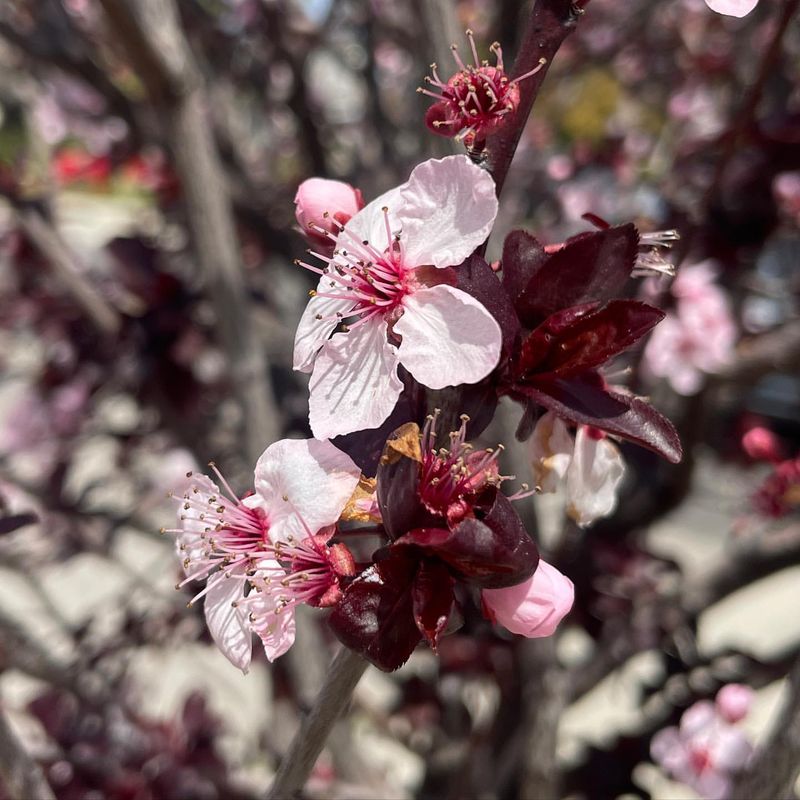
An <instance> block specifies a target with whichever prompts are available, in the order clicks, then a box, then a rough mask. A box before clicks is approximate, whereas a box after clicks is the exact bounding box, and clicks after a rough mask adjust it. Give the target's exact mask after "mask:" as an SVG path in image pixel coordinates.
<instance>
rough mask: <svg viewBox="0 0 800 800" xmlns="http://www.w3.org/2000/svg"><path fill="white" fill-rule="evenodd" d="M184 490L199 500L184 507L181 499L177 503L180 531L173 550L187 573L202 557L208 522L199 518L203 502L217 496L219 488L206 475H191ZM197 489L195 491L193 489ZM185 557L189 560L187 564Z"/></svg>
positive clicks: (190, 571)
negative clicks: (204, 535) (204, 534)
mask: <svg viewBox="0 0 800 800" xmlns="http://www.w3.org/2000/svg"><path fill="white" fill-rule="evenodd" d="M184 488H185V490H187V492H188V494H189V496H190V497H192V498H193V499H195V500H199V501H200V502H194V503H190V504H189V508H185V507H184V505H185V504H184V502H183V501H181V502H180V503H179V505H178V527H179V529H180V533H179V534H178V535H177V536H176V537H175V552H176V553H177V555H178V558H179V559H180V561H181V564H182V565H183V570H184V572H185V573H186V574H187V575H189V574H190V573H192V572H194V571H195V570H196V569H197V564H196V562H198V561H201V560H202V559H203V555H204V553H205V551H206V547H207V542H206V540H205V539H204V538H203V533H204V532H205V530H206V529H207V528H208V522H206V521H205V519H201V515H203V511H204V508H203V504H204V503H206V502H208V498H209V497H212V496H216V497H219V493H220V492H219V488H218V487H217V485H216V484H215V483H214V482H213V481H212V480H211V478H209V477H208V476H207V475H192V477H191V478H189V479H187V480H186V483H185V487H184ZM194 489H197V492H195V491H194ZM186 559H188V560H189V563H188V565H187V563H186Z"/></svg>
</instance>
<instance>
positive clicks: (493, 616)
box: [175, 32, 688, 670]
mask: <svg viewBox="0 0 800 800" xmlns="http://www.w3.org/2000/svg"><path fill="white" fill-rule="evenodd" d="M468 37H469V39H470V44H471V47H472V51H473V56H474V65H473V66H466V65H465V64H464V63H463V62H462V61H461V59H460V58H459V57H458V54H457V52H456V50H455V48H454V54H455V56H456V63H457V65H458V67H459V72H458V73H457V74H456V75H455V76H453V77H452V78H450V79H449V80H448V81H447V82H443V81H441V80H440V79H439V77H438V74H437V72H436V69H435V67H434V73H433V78H432V79H429V80H428V83H429V84H430V85H431V86H433V87H435V88H436V90H437V92H435V93H433V94H434V97H435V98H436V99H437V103H436V105H435V106H433V108H431V109H430V111H429V113H428V116H427V118H426V120H427V123H428V125H429V126H430V127H432V128H433V129H434V130H435V131H436V132H438V133H444V134H446V135H451V136H457V137H459V138H462V139H464V140H465V141H466V144H467V147H468V149H469V152H470V156H467V155H456V156H449V157H446V158H442V159H438V160H437V159H432V160H429V161H425V162H423V163H421V164H419V165H417V166H416V167H415V168H414V169H413V171H412V172H411V174H410V176H409V178H408V180H407V181H406V182H405V183H403V184H401V185H400V186H397V187H395V188H394V189H390V190H389V191H387V192H385V193H384V194H382V195H380V196H379V197H377V198H375V199H374V200H372V201H371V202H369V203H367V204H366V205H365V204H364V201H363V199H362V195H361V192H360V191H359V190H358V189H357V188H354V187H352V186H349V185H348V184H345V183H341V182H339V181H331V180H323V179H319V178H312V179H310V180H307V181H305V182H304V183H303V184H302V185H301V186H300V187H299V188H298V191H297V194H296V197H295V214H296V218H297V222H298V225H299V226H300V230H301V232H302V233H303V235H304V236H305V238H306V241H307V243H308V245H309V250H308V251H307V252H308V258H306V259H302V260H301V259H297V260H296V262H295V263H296V264H297V265H298V266H300V267H302V268H304V269H306V270H309V271H311V272H313V273H315V274H316V275H318V283H317V286H316V289H314V290H313V291H311V292H310V298H309V302H308V305H307V307H306V309H305V311H304V313H303V315H302V318H301V320H300V322H299V325H298V328H297V332H296V336H295V341H294V369H295V370H297V371H300V372H306V373H310V379H309V426H310V428H311V431H312V433H313V435H314V436H315V437H316V438H315V439H312V440H302V441H301V440H288V441H282V442H278V443H276V444H273V445H271V446H270V447H268V448H267V450H266V451H265V452H264V454H263V455H262V457H261V459H260V460H259V462H258V464H257V465H256V469H255V479H254V485H253V491H252V492H251V493H249V494H247V495H246V496H244V497H239V496H238V495H236V494H235V493H234V492H233V490H232V489H231V488H230V487H229V486H228V485H227V484H226V483H225V481H224V480H223V479H222V477H221V475H220V474H219V473H218V472H217V470H216V468H214V472H215V474H216V477H217V479H218V480H219V482H220V484H221V485H222V487H223V489H224V492H223V491H221V490H220V488H219V486H218V485H217V483H215V482H214V481H212V480H211V478H209V477H206V476H197V477H195V476H190V478H189V480H188V483H187V486H186V490H185V491H184V492H183V493H182V497H181V498H180V515H179V516H180V519H179V526H178V527H177V528H176V529H175V532H176V534H177V544H178V552H179V555H180V557H181V559H182V563H183V568H184V570H185V574H186V577H185V580H184V581H183V583H184V584H185V583H188V582H191V581H205V587H204V588H203V589H202V590H201V591H200V592H199V593H198V595H197V596H196V598H195V599H200V598H203V600H204V604H205V615H206V620H207V622H208V627H209V629H210V631H211V634H212V636H213V637H214V640H215V641H216V643H217V644H218V645H219V647H220V648H221V649H222V651H223V652H224V653H225V655H226V656H227V657H228V658H229V659H230V660H231V661H232V662H233V663H234V664H236V665H237V666H239V667H240V668H241V669H243V670H246V669H247V667H248V664H249V663H250V659H251V647H252V636H253V634H256V635H257V636H258V637H259V638H260V639H261V641H262V643H263V645H264V649H265V651H266V654H267V657H268V658H269V659H270V660H272V659H274V658H276V657H277V656H279V655H281V654H282V653H284V652H285V651H286V650H287V648H288V647H289V646H290V645H291V643H292V641H293V638H294V615H293V610H294V608H295V607H296V606H297V605H299V604H307V605H310V606H314V607H317V608H328V609H330V615H329V620H328V621H329V624H330V627H331V629H332V630H333V632H334V633H335V635H336V636H337V637H338V638H339V639H340V640H341V641H342V642H343V643H344V644H345V645H346V646H348V647H349V648H351V649H353V650H354V651H356V652H358V653H359V654H361V655H362V656H363V657H364V658H366V659H368V660H369V661H371V662H372V663H373V664H375V665H376V666H378V667H379V668H380V669H383V670H393V669H397V668H398V667H400V666H401V665H402V664H403V663H405V661H406V660H407V659H408V658H409V656H410V655H411V653H412V652H413V650H414V649H415V648H416V647H417V646H418V645H419V644H421V643H425V644H427V645H428V646H429V647H430V648H431V649H432V650H434V651H436V650H437V648H438V646H439V643H440V641H441V638H442V637H443V636H444V635H446V634H447V633H448V632H450V631H453V630H455V629H456V628H457V627H459V626H460V624H461V621H462V619H463V618H465V617H469V615H470V614H472V618H473V619H474V618H475V616H476V612H478V614H480V612H482V614H483V618H484V622H483V623H482V624H483V625H484V627H485V628H486V629H487V630H488V629H489V623H496V624H498V625H501V626H503V627H505V628H506V629H507V630H509V631H511V632H513V633H518V634H521V635H523V636H528V637H538V636H549V635H551V634H552V633H553V632H554V631H555V630H556V627H557V626H558V624H559V623H560V621H561V620H562V619H563V618H564V616H565V615H566V614H567V613H568V612H569V611H570V609H571V607H572V602H573V598H574V589H573V585H572V583H571V581H570V580H569V578H567V577H566V576H564V575H562V574H561V572H560V571H559V570H558V569H557V568H556V567H555V566H552V565H551V564H548V563H547V562H545V561H543V560H541V559H540V557H539V551H538V548H537V545H536V543H535V542H534V540H533V539H532V537H531V536H530V535H529V534H528V532H527V531H526V529H525V526H524V524H523V522H522V519H521V517H520V515H519V514H518V513H517V511H516V509H515V506H514V501H515V500H521V499H523V498H525V497H528V496H529V495H531V494H533V493H535V492H548V491H554V490H555V489H556V488H557V487H558V486H559V485H561V484H563V485H564V487H565V489H566V495H567V513H568V514H569V515H570V516H571V517H572V518H573V519H574V520H575V521H576V522H577V524H578V525H580V526H586V525H589V524H591V523H592V522H593V521H595V520H596V519H598V518H599V517H602V516H607V515H609V514H611V513H612V512H613V510H614V508H615V505H616V492H617V489H618V487H619V484H620V481H621V480H622V477H623V473H624V469H625V468H624V464H623V461H622V456H621V454H620V451H619V449H618V448H617V445H616V444H615V440H616V439H627V440H629V441H631V442H634V443H636V444H639V445H642V446H644V447H647V448H650V449H652V450H654V451H655V452H657V453H659V454H660V455H662V456H664V457H665V458H667V459H668V460H670V461H677V460H679V459H680V457H681V447H680V442H679V440H678V437H677V434H676V432H675V430H674V428H673V427H672V425H671V424H670V423H669V422H668V421H667V420H666V419H665V418H664V417H662V416H661V415H660V414H659V413H658V412H656V411H655V410H654V409H653V408H652V407H651V406H650V404H649V403H647V402H646V401H645V400H644V399H643V398H640V397H636V396H635V395H633V394H632V393H630V392H629V391H628V390H627V389H625V388H624V387H620V386H615V385H613V384H612V383H611V382H610V381H611V378H610V375H611V373H610V372H608V366H609V364H610V362H611V361H612V360H613V359H615V358H616V357H617V356H619V355H621V354H622V353H624V352H625V351H626V350H628V349H629V348H631V347H632V346H634V345H636V344H637V343H638V342H639V341H640V340H641V339H642V338H643V337H644V336H646V335H647V334H648V333H649V332H650V331H651V330H652V329H653V328H654V327H655V326H656V325H657V323H659V322H660V321H661V320H662V319H663V318H664V313H663V312H662V311H660V310H658V309H657V308H654V307H653V306H651V305H648V304H647V303H644V302H641V301H639V300H632V299H629V297H630V294H631V293H632V292H631V287H629V286H628V282H629V281H632V280H633V279H636V278H638V277H640V276H642V275H645V274H651V273H657V274H661V275H664V274H667V275H671V274H672V266H671V264H669V262H668V261H666V259H665V258H664V256H663V252H664V251H665V249H666V248H669V246H670V245H671V243H672V241H674V239H675V238H676V237H677V234H676V233H675V232H674V231H664V232H659V233H646V234H640V233H639V232H638V230H637V229H636V228H635V227H634V225H633V224H627V225H619V226H611V225H609V224H608V223H606V222H605V221H604V220H602V219H600V218H599V217H597V216H595V215H588V216H587V218H588V219H589V221H590V222H592V223H593V224H594V226H595V230H590V231H586V232H585V233H582V234H579V235H577V236H573V237H572V238H570V239H568V240H567V241H565V242H558V243H553V244H543V243H541V242H539V241H538V240H537V239H536V238H534V237H533V236H532V235H531V234H530V233H528V232H526V231H523V230H515V231H512V232H511V233H510V234H509V235H508V236H507V238H506V240H505V242H504V246H503V252H502V258H501V259H500V261H499V262H497V263H496V264H494V265H493V266H491V267H490V266H489V264H488V263H487V262H486V260H485V259H484V258H483V255H482V254H483V251H484V248H485V244H486V242H487V239H488V237H489V235H490V233H491V231H492V228H493V226H494V223H495V219H496V216H497V213H498V200H497V189H496V186H495V183H494V180H493V177H492V175H491V174H490V172H489V171H488V170H486V169H484V168H482V167H481V166H480V165H479V163H476V162H480V161H481V158H480V155H479V152H478V151H480V150H482V149H483V148H484V147H485V146H486V141H487V138H488V137H490V136H491V135H492V134H494V133H496V132H497V131H498V130H500V128H501V127H502V126H503V125H505V124H506V122H507V121H508V120H509V119H511V118H512V117H513V115H514V114H515V112H516V109H517V105H518V104H519V86H518V84H519V82H520V81H522V80H524V79H526V78H529V77H531V76H532V75H533V74H535V73H536V72H537V71H538V69H540V68H541V67H542V66H543V63H540V65H539V67H538V68H537V69H536V70H533V71H532V72H531V73H529V74H527V75H522V76H520V77H518V78H516V79H514V80H510V79H509V78H508V77H507V76H506V74H505V72H504V67H503V60H502V53H501V52H500V48H499V47H497V46H493V47H492V50H493V52H495V54H496V56H497V64H496V66H490V65H489V64H488V63H487V62H481V61H480V60H479V58H478V54H477V49H476V48H475V44H474V41H473V39H472V34H471V33H469V32H468ZM425 92H426V93H427V94H432V92H430V91H428V90H425ZM499 276H500V277H499ZM687 280H688V278H686V277H684V278H683V281H684V283H686V282H687ZM633 285H634V286H635V285H636V284H635V283H634V284H633ZM503 397H508V398H511V399H512V400H514V401H516V402H517V403H519V404H520V406H521V408H522V414H521V419H520V422H519V426H518V430H517V436H518V438H519V439H520V440H521V441H525V440H527V439H530V444H529V449H528V452H529V454H530V460H531V475H532V478H533V481H534V489H529V488H528V484H526V483H523V484H522V489H521V490H520V491H518V492H517V493H515V494H512V495H510V496H509V495H506V494H504V493H503V491H502V488H503V486H504V484H505V483H506V482H507V481H508V480H509V479H510V478H511V477H512V476H507V475H503V474H502V473H501V471H500V463H499V462H500V455H501V453H502V450H503V447H502V445H498V447H496V448H490V449H480V448H476V447H473V445H472V444H471V443H470V441H468V437H467V432H468V431H467V426H468V424H469V437H470V438H471V439H474V438H475V437H477V436H479V435H480V434H481V432H482V431H483V430H484V429H485V428H486V426H487V425H488V424H489V422H490V421H491V419H492V416H493V414H494V410H495V408H496V406H497V403H498V401H499V400H500V399H501V398H503ZM439 399H442V400H443V401H444V402H443V407H444V408H445V409H446V411H439V410H434V406H435V405H437V400H439ZM431 411H432V413H430V412H431ZM331 439H333V440H335V443H336V445H335V446H334V444H333V443H331V441H329V440H331ZM525 477H526V476H523V480H524V478H525ZM351 537H352V538H351ZM374 539H376V540H377V544H376V546H374V547H372V548H371V549H367V543H369V542H370V541H372V540H374ZM356 556H358V561H356ZM478 619H480V616H478Z"/></svg>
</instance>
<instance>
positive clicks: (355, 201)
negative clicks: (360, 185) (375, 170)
mask: <svg viewBox="0 0 800 800" xmlns="http://www.w3.org/2000/svg"><path fill="white" fill-rule="evenodd" d="M294 205H295V209H294V213H295V217H296V218H297V222H298V224H299V225H300V228H301V229H302V231H303V234H304V235H305V236H307V237H308V238H309V239H310V240H311V241H312V242H313V243H314V245H315V246H316V247H321V248H323V249H326V250H327V251H328V252H327V253H326V254H330V251H332V250H333V248H332V247H331V246H330V240H329V239H328V237H327V236H326V233H337V232H338V230H339V226H341V225H344V224H345V223H346V222H347V221H348V220H350V218H351V217H353V216H354V215H355V214H357V213H358V212H359V211H361V209H362V208H364V198H363V197H362V196H361V192H360V191H359V190H358V189H354V188H353V187H352V186H351V185H350V184H349V183H343V182H342V181H331V180H326V179H325V178H309V179H308V180H305V181H303V182H302V183H301V184H300V186H298V187H297V194H296V195H295V196H294Z"/></svg>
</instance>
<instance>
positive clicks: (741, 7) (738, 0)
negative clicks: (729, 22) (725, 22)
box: [706, 0, 758, 17]
mask: <svg viewBox="0 0 800 800" xmlns="http://www.w3.org/2000/svg"><path fill="white" fill-rule="evenodd" d="M706 5H707V6H708V7H709V8H710V9H711V10H712V11H716V12H717V13H718V14H725V15H726V16H729V17H746V16H747V15H748V14H749V13H750V12H751V11H752V10H753V9H754V8H755V7H756V6H757V5H758V0H706Z"/></svg>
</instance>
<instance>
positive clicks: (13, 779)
mask: <svg viewBox="0 0 800 800" xmlns="http://www.w3.org/2000/svg"><path fill="white" fill-rule="evenodd" d="M0 777H2V779H3V782H4V783H5V788H6V790H7V792H8V794H9V795H10V796H11V797H12V798H20V800H23V798H24V800H55V795H54V794H53V791H52V789H51V788H50V784H49V783H48V782H47V780H46V778H45V777H44V773H43V772H42V769H41V767H40V766H39V765H38V764H37V763H36V762H35V761H34V760H33V759H32V758H31V757H30V755H28V753H27V751H26V750H25V748H24V747H23V745H22V742H20V741H19V739H18V738H17V736H16V734H15V733H14V731H12V730H11V726H10V725H9V724H8V719H7V718H6V715H5V714H4V713H3V711H2V709H0Z"/></svg>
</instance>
